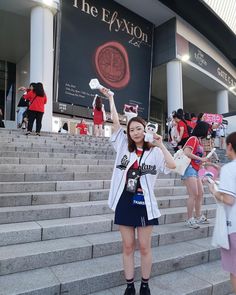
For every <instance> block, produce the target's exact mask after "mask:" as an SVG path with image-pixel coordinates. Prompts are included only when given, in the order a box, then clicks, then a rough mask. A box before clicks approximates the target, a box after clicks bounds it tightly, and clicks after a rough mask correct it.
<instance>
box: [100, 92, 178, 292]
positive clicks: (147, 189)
mask: <svg viewBox="0 0 236 295" xmlns="http://www.w3.org/2000/svg"><path fill="white" fill-rule="evenodd" d="M100 91H101V92H102V93H103V94H104V95H105V96H106V97H108V99H109V103H110V111H111V115H112V119H113V134H112V136H111V139H110V141H111V143H112V145H113V147H114V149H115V150H116V152H117V155H116V161H115V167H114V170H113V175H112V180H111V188H110V193H109V199H108V205H109V207H110V208H111V209H112V210H113V211H115V224H118V225H119V230H120V233H121V236H122V242H123V263H124V272H125V277H126V281H127V288H126V290H125V293H124V295H135V287H134V252H135V249H136V246H135V228H137V236H138V240H139V249H140V254H141V274H142V282H141V286H140V293H139V294H140V295H150V294H151V292H150V288H149V286H148V280H149V277H150V273H151V267H152V253H151V234H152V229H153V225H158V217H160V215H161V214H160V211H159V209H158V205H157V200H156V197H155V195H154V185H155V181H156V177H157V175H158V173H159V172H164V173H168V172H170V169H174V168H175V162H174V160H173V157H172V156H171V154H170V153H169V151H168V150H167V149H166V147H165V145H164V144H163V142H162V137H161V136H160V135H157V134H154V135H153V136H154V142H153V143H148V142H145V141H144V129H145V125H146V122H145V121H144V120H143V119H142V118H140V117H134V118H132V119H130V121H129V123H128V126H127V134H125V132H124V130H123V129H122V128H121V126H120V123H119V117H118V113H117V111H116V106H115V103H114V99H113V96H112V95H110V94H109V92H108V91H109V90H108V89H106V88H103V89H101V90H100ZM131 179H132V180H133V181H130V180H131Z"/></svg>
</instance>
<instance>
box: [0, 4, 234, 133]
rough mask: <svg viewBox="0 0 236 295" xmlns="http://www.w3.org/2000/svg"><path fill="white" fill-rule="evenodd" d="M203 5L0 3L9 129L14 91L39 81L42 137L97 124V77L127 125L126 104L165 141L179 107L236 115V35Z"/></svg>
mask: <svg viewBox="0 0 236 295" xmlns="http://www.w3.org/2000/svg"><path fill="white" fill-rule="evenodd" d="M207 2H211V1H200V0H199V1H198V0H197V1H186V3H185V6H184V7H183V5H182V4H181V3H182V1H178V0H173V1H168V0H162V1H161V0H160V1H158V0H156V1H151V0H147V1H145V2H144V1H141V0H136V1H134V0H126V1H123V0H117V1H105V0H96V1H95V0H61V1H59V0H21V1H17V0H8V1H3V0H0V22H1V26H0V36H1V40H2V41H3V42H1V45H0V107H1V108H2V109H3V113H4V120H5V125H6V126H7V127H9V128H16V110H17V103H18V101H19V98H20V96H21V93H19V92H18V91H17V89H18V88H19V87H20V86H23V85H24V86H27V85H29V83H30V82H39V81H40V82H42V83H43V84H44V87H45V91H46V94H47V97H48V103H47V106H46V110H45V114H44V118H43V130H47V131H57V130H58V129H59V128H60V126H61V124H62V123H63V122H64V121H67V122H69V125H70V130H71V132H75V130H76V129H75V126H76V124H77V122H78V121H79V120H80V119H81V118H86V119H87V120H88V122H92V116H93V115H92V101H93V97H94V95H95V94H96V93H97V92H96V91H94V90H91V89H90V87H89V81H90V79H92V78H98V79H99V81H100V83H101V84H103V85H104V86H106V87H108V88H110V89H112V90H113V91H114V92H115V99H116V102H117V106H118V111H119V113H120V120H121V122H123V123H125V119H124V117H123V106H124V104H129V105H138V107H139V114H140V115H142V116H143V117H144V118H145V119H147V120H152V121H156V122H158V123H159V124H160V126H161V128H162V130H159V131H162V133H163V132H164V127H165V121H166V118H167V117H168V115H169V114H170V113H171V112H172V111H173V110H176V109H178V108H184V109H185V110H186V111H189V112H195V113H198V112H208V113H220V114H226V113H229V112H230V113H233V112H235V111H236V69H235V66H236V39H235V31H234V30H233V28H232V29H231V28H230V27H228V25H227V24H226V23H225V22H224V21H223V20H222V18H221V17H220V16H219V15H218V14H217V13H216V12H214V11H213V10H212V9H213V8H212V7H210V6H209V5H210V4H211V3H207ZM229 11H230V10H229ZM226 16H227V15H226ZM226 16H225V15H224V18H225V19H226V20H229V17H228V18H227V17H226ZM234 19H236V18H235V16H234ZM9 20H11V21H9ZM231 24H232V25H233V26H234V24H235V23H233V22H232V23H231ZM213 28H214V29H213ZM104 104H105V108H106V110H109V108H108V104H107V101H105V100H104ZM89 128H90V130H91V132H92V123H91V126H90V127H89ZM105 133H106V134H107V135H109V134H110V128H109V112H108V121H107V123H106V125H105Z"/></svg>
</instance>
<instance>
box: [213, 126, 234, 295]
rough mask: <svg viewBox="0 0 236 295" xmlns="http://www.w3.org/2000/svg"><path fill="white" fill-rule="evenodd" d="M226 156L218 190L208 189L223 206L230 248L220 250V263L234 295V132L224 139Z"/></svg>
mask: <svg viewBox="0 0 236 295" xmlns="http://www.w3.org/2000/svg"><path fill="white" fill-rule="evenodd" d="M226 154H227V156H228V158H229V159H230V160H231V162H230V163H228V164H226V165H224V166H223V167H222V169H221V172H220V184H219V188H218V190H216V189H215V187H214V184H209V187H210V191H211V192H212V194H213V195H214V196H215V197H216V199H217V200H218V201H220V202H222V203H224V204H225V211H226V218H227V228H228V235H229V245H230V248H229V250H226V249H223V248H221V262H222V267H223V269H224V270H225V271H227V272H229V273H230V279H231V283H232V286H233V290H234V292H235V294H236V132H233V133H231V134H230V135H228V136H227V138H226Z"/></svg>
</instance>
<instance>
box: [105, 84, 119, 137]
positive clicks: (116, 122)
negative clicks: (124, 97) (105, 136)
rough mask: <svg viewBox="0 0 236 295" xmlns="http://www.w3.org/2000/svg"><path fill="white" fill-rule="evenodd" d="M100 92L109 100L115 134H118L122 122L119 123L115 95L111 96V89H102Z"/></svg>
mask: <svg viewBox="0 0 236 295" xmlns="http://www.w3.org/2000/svg"><path fill="white" fill-rule="evenodd" d="M100 91H101V93H102V94H103V95H105V96H106V97H107V98H108V99H109V103H110V112H111V119H112V122H113V132H116V131H117V130H118V129H119V128H120V121H119V116H118V113H117V110H116V105H115V102H114V97H113V95H111V94H109V89H107V88H102V89H100Z"/></svg>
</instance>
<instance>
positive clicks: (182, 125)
mask: <svg viewBox="0 0 236 295" xmlns="http://www.w3.org/2000/svg"><path fill="white" fill-rule="evenodd" d="M173 119H174V121H175V122H176V123H177V130H178V133H179V136H178V138H177V140H176V141H177V146H176V147H175V148H174V150H175V151H176V152H177V151H178V150H179V149H181V148H182V147H183V146H184V145H185V143H186V141H187V140H188V138H189V133H188V128H187V123H186V121H185V120H184V119H183V117H182V116H181V115H180V114H178V113H174V114H173Z"/></svg>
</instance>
